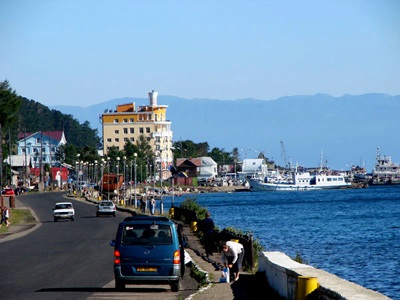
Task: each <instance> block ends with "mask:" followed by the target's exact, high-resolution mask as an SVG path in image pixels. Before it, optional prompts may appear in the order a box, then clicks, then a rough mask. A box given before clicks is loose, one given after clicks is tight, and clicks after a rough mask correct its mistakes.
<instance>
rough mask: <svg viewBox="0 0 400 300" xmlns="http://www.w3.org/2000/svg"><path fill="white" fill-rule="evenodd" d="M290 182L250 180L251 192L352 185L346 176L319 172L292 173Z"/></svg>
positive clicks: (296, 171) (266, 179) (304, 189)
mask: <svg viewBox="0 0 400 300" xmlns="http://www.w3.org/2000/svg"><path fill="white" fill-rule="evenodd" d="M291 175H292V179H291V180H290V181H284V182H279V181H278V182H277V181H273V180H269V179H268V176H266V177H264V178H263V179H257V178H250V179H249V183H250V190H251V191H308V190H322V189H342V188H350V187H351V183H350V182H347V181H346V179H345V176H344V175H341V174H331V173H327V172H319V173H316V174H311V173H310V172H308V171H298V170H297V169H295V170H293V171H292V172H291Z"/></svg>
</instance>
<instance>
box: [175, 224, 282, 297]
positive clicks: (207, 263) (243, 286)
mask: <svg viewBox="0 0 400 300" xmlns="http://www.w3.org/2000/svg"><path fill="white" fill-rule="evenodd" d="M182 233H183V235H184V236H185V237H186V238H187V242H188V247H187V248H186V251H187V252H188V253H189V255H190V257H191V258H192V260H193V261H194V263H195V264H196V265H197V266H198V268H199V269H200V270H203V271H204V272H206V273H207V274H208V279H209V281H210V283H209V285H208V286H206V287H203V288H201V289H200V290H199V291H198V292H197V293H195V294H194V295H192V296H191V297H190V298H187V299H188V300H200V299H207V300H232V299H235V300H247V299H259V297H260V295H263V297H262V298H263V299H271V300H275V299H279V300H281V299H282V298H281V297H280V296H279V295H278V294H277V293H276V292H275V291H274V290H273V289H271V288H270V287H269V285H268V283H267V282H266V281H265V276H262V275H260V274H251V273H248V272H244V271H241V272H240V278H239V280H238V281H235V282H231V283H225V282H219V280H220V278H221V269H220V268H221V267H222V261H221V256H220V254H219V253H213V255H212V256H209V257H207V256H206V255H205V249H204V247H203V246H202V245H201V243H200V241H199V239H198V237H197V236H196V234H195V233H194V232H191V230H190V226H189V225H186V224H184V225H183V231H182Z"/></svg>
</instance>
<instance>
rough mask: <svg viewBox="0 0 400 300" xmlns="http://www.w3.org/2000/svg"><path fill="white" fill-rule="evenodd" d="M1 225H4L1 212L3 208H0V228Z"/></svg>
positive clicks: (2, 212)
mask: <svg viewBox="0 0 400 300" xmlns="http://www.w3.org/2000/svg"><path fill="white" fill-rule="evenodd" d="M3 223H5V220H4V211H3V206H0V227H1V226H3Z"/></svg>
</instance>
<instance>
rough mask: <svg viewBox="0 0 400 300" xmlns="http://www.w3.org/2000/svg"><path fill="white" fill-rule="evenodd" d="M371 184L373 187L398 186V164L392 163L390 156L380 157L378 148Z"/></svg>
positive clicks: (399, 175) (399, 174)
mask: <svg viewBox="0 0 400 300" xmlns="http://www.w3.org/2000/svg"><path fill="white" fill-rule="evenodd" d="M371 183H372V184H373V185H381V184H400V164H396V163H394V162H392V158H391V157H390V156H386V155H380V153H379V147H378V148H377V153H376V162H375V166H374V170H373V171H372V182H371Z"/></svg>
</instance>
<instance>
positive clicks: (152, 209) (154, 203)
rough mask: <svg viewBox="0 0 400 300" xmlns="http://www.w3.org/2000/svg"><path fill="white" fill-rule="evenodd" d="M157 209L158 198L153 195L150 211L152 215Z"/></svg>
mask: <svg viewBox="0 0 400 300" xmlns="http://www.w3.org/2000/svg"><path fill="white" fill-rule="evenodd" d="M155 210H156V200H155V199H154V197H151V199H150V213H151V214H152V215H154V213H155Z"/></svg>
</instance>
